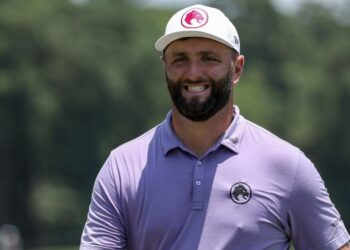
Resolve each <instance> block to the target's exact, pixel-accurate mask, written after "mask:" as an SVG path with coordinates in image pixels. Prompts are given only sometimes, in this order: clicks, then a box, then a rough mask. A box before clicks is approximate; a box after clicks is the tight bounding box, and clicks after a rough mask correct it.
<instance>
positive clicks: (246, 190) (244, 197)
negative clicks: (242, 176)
mask: <svg viewBox="0 0 350 250" xmlns="http://www.w3.org/2000/svg"><path fill="white" fill-rule="evenodd" d="M230 196H231V200H232V201H233V202H234V203H237V204H245V203H247V202H248V201H249V200H250V198H251V197H252V190H251V188H250V187H249V185H248V184H247V183H244V182H237V183H235V184H233V186H232V187H231V190H230Z"/></svg>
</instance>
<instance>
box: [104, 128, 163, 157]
mask: <svg viewBox="0 0 350 250" xmlns="http://www.w3.org/2000/svg"><path fill="white" fill-rule="evenodd" d="M160 127H161V124H160V125H157V126H155V127H153V128H152V129H150V130H148V131H147V132H145V133H143V134H142V135H140V136H138V137H136V138H134V139H132V140H130V141H127V142H125V143H123V144H121V145H119V146H118V147H116V148H114V149H113V150H112V151H111V155H110V157H118V156H120V155H121V154H122V155H135V154H140V153H142V152H147V151H148V148H149V147H150V145H151V144H152V143H156V141H157V140H160V138H159V137H160V131H159V128H160Z"/></svg>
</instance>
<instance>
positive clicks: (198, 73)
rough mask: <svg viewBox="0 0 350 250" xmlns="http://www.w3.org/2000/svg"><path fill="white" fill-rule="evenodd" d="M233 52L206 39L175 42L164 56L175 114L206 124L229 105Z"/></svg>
mask: <svg viewBox="0 0 350 250" xmlns="http://www.w3.org/2000/svg"><path fill="white" fill-rule="evenodd" d="M234 58H235V56H234V52H233V51H232V50H231V49H230V48H228V47H227V46H225V45H223V44H221V43H218V42H216V41H213V40H211V39H206V38H188V39H181V40H176V41H174V42H173V43H171V44H170V45H169V46H168V48H167V49H166V50H165V52H164V62H165V73H166V80H167V83H168V89H169V92H170V95H171V98H172V100H173V103H174V105H175V107H176V108H177V110H178V111H179V112H180V113H181V114H182V115H183V116H185V117H186V118H188V119H190V120H192V121H206V120H208V119H209V118H211V117H212V116H213V115H215V114H216V113H217V112H218V111H219V110H221V109H222V108H223V107H224V106H225V105H226V104H228V102H229V101H230V102H232V100H231V95H232V75H233V73H234Z"/></svg>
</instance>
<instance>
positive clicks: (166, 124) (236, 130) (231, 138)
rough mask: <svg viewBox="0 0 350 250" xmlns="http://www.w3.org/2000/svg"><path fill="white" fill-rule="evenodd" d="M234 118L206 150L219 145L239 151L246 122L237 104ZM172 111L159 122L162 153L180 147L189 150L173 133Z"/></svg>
mask: <svg viewBox="0 0 350 250" xmlns="http://www.w3.org/2000/svg"><path fill="white" fill-rule="evenodd" d="M233 110H234V111H233V112H234V119H233V120H232V122H231V124H230V126H229V127H228V128H227V130H226V132H225V133H224V135H223V136H222V137H220V138H219V139H218V141H217V142H216V143H215V144H214V145H213V146H212V147H211V148H210V149H209V150H208V152H210V151H214V150H216V149H217V148H218V147H219V146H220V145H223V146H225V147H227V148H228V149H230V150H232V151H233V152H235V153H237V154H238V153H239V150H240V146H241V142H242V138H243V132H244V128H245V124H246V120H245V118H244V117H243V116H241V115H240V111H239V108H238V106H236V105H234V109H233ZM171 119H172V111H169V112H168V114H167V115H166V119H165V120H164V121H163V123H162V124H161V146H162V149H163V154H164V155H166V154H167V153H168V152H169V151H171V150H173V149H175V148H180V149H181V150H183V151H187V152H190V150H189V149H187V147H186V146H185V145H183V144H182V142H181V141H180V140H179V138H178V137H177V135H176V134H175V132H174V130H173V128H172V125H171Z"/></svg>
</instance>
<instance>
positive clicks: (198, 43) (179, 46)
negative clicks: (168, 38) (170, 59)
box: [164, 37, 232, 55]
mask: <svg viewBox="0 0 350 250" xmlns="http://www.w3.org/2000/svg"><path fill="white" fill-rule="evenodd" d="M203 52H206V53H215V54H223V55H224V54H228V53H231V52H232V49H231V48H229V47H228V46H226V45H224V44H222V43H219V42H217V41H214V40H212V39H209V38H202V37H189V38H181V39H178V40H175V41H174V42H172V43H170V45H169V46H168V47H167V48H166V49H165V51H164V54H166V55H168V54H169V55H172V54H177V53H186V54H197V53H203Z"/></svg>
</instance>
